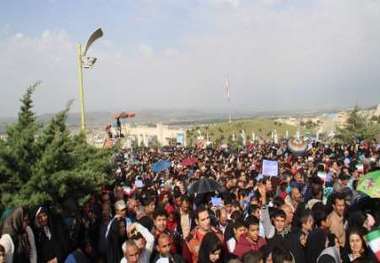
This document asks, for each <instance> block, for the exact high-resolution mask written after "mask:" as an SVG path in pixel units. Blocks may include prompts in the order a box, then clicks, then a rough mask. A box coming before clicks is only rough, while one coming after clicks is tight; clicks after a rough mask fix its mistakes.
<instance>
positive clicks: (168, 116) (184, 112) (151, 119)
mask: <svg viewBox="0 0 380 263" xmlns="http://www.w3.org/2000/svg"><path fill="white" fill-rule="evenodd" d="M371 108H374V107H371ZM348 110H350V109H325V110H314V111H312V110H301V109H300V110H297V111H295V110H293V111H260V112H257V111H252V112H250V111H244V112H242V111H237V110H233V111H232V118H233V119H247V118H253V117H258V116H260V117H280V116H281V117H287V116H294V115H297V116H300V115H307V116H313V115H319V114H321V113H327V112H329V113H333V112H338V111H348ZM53 116H54V114H42V115H39V116H38V120H39V121H40V122H42V123H46V122H48V121H49V120H50V119H51V118H52V117H53ZM227 118H228V113H226V111H225V110H217V109H215V110H191V109H171V110H168V109H163V110H155V109H146V110H140V111H136V117H135V118H133V119H131V120H123V122H125V121H130V122H132V123H135V124H154V123H158V122H161V123H164V124H169V125H176V126H181V125H182V126H190V125H194V124H198V123H207V122H210V121H211V122H220V121H223V120H227ZM15 121H16V117H14V118H9V117H5V118H4V117H0V134H2V133H4V132H5V130H6V127H7V126H8V125H9V124H11V123H13V122H15ZM112 121H113V119H112V112H107V111H100V112H88V113H87V114H86V124H87V127H88V128H103V127H105V126H106V125H107V124H109V123H111V122H112ZM67 125H68V126H69V127H70V128H71V129H78V128H79V126H80V114H79V113H75V112H74V113H69V114H68V118H67Z"/></svg>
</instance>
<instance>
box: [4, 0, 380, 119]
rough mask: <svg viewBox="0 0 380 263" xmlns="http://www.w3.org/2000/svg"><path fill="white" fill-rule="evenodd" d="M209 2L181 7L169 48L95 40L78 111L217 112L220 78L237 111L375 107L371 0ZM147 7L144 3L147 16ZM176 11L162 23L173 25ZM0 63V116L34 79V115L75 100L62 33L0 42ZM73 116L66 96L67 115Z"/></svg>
mask: <svg viewBox="0 0 380 263" xmlns="http://www.w3.org/2000/svg"><path fill="white" fill-rule="evenodd" d="M209 1H214V3H217V2H219V4H221V5H219V6H217V5H213V4H209V3H210V2H209V3H208V4H203V3H204V2H198V5H194V6H192V7H191V8H190V7H189V10H188V13H187V14H186V19H187V20H186V21H188V23H190V24H191V27H189V28H186V30H179V31H178V32H180V33H176V34H177V35H176V36H175V38H176V39H175V41H172V42H171V41H161V42H159V44H157V43H156V42H155V41H154V39H150V40H149V39H148V40H147V39H143V38H142V37H140V38H139V37H138V36H137V37H136V38H135V39H132V41H131V42H129V43H128V45H127V46H126V45H125V43H118V42H117V41H114V40H113V39H112V36H109V35H108V34H105V36H106V37H110V38H105V39H102V40H99V41H98V42H97V43H96V44H94V46H93V47H92V49H91V56H92V55H94V56H96V57H97V58H98V60H97V63H96V64H95V67H94V68H93V69H91V70H86V71H85V72H84V80H85V95H86V107H87V109H88V110H104V109H110V110H112V109H123V110H124V109H125V110H135V109H141V108H147V107H149V108H155V107H160V108H192V109H197V108H203V109H204V108H207V109H211V108H212V109H220V110H221V111H223V110H224V108H225V105H226V101H225V97H224V88H223V83H224V78H225V76H226V75H227V74H228V75H229V76H230V80H231V99H232V104H233V107H234V108H235V109H236V110H240V111H254V110H266V111H271V110H291V109H299V108H302V109H312V108H329V107H335V106H347V105H353V104H355V103H359V104H360V105H371V104H376V103H379V102H380V101H378V98H379V97H380V89H379V88H378V83H380V74H378V70H379V68H380V61H379V60H378V58H379V57H380V35H379V34H378V32H380V16H379V15H378V14H379V13H380V3H379V2H378V1H372V0H362V1H356V0H335V1H331V0H312V1H301V0H292V1H291V0H289V1H281V0H271V1H269V2H268V0H259V1H248V0H240V1H233V0H232V1H227V0H225V1H222V0H220V1H218V0H209ZM147 4H150V5H158V4H159V3H158V2H156V1H150V2H149V3H148V2H146V3H145V5H147ZM220 6H222V8H220ZM231 6H232V7H233V8H228V7H231ZM224 7H226V8H224ZM157 9H158V7H157V6H152V7H151V9H150V11H149V12H148V13H149V15H152V16H154V13H156V12H153V13H152V12H151V10H157ZM140 12H141V13H139V15H144V12H143V11H140ZM177 15H178V14H177ZM181 15H182V14H179V17H177V18H176V19H178V20H174V17H168V18H167V19H168V20H170V19H173V20H172V23H176V21H182V20H181ZM160 16H161V15H160ZM153 18H154V17H153ZM153 18H152V20H153V21H154V19H153ZM158 27H159V25H158ZM125 30H126V32H130V31H131V29H130V28H126V29H125ZM134 30H137V29H136V28H135V29H134ZM138 30H139V31H141V32H144V30H147V31H149V28H144V27H141V28H139V29H138ZM170 30H171V29H170V28H162V31H160V32H162V33H161V34H159V35H158V36H160V37H162V38H163V39H165V38H167V37H168V36H170V37H173V35H174V33H173V34H170V33H171V31H170ZM176 32H177V31H176ZM105 33H107V32H105ZM129 40H131V39H129ZM160 40H162V39H160ZM163 43H165V44H163ZM0 57H1V58H2V59H1V60H0V80H1V81H2V83H4V84H3V85H4V86H5V87H6V88H5V89H6V92H4V94H6V95H4V96H5V97H4V98H3V99H2V103H1V104H0V112H1V114H3V115H15V112H16V110H17V109H18V105H17V104H16V102H17V101H18V98H20V96H21V94H22V93H23V90H24V88H25V86H26V85H27V84H28V83H30V82H32V81H34V80H42V81H43V83H44V85H43V87H42V88H41V89H39V90H37V92H36V103H35V104H36V106H37V109H38V111H39V112H51V111H57V110H60V109H62V108H63V107H64V105H65V103H66V102H67V101H68V100H69V99H71V98H77V97H78V91H77V89H78V88H77V86H78V80H77V65H76V48H75V43H74V41H73V40H72V39H71V37H70V35H69V34H68V32H65V31H63V30H62V31H54V30H45V31H44V32H42V33H41V34H40V35H39V36H34V37H31V36H28V35H27V34H23V36H22V37H21V38H18V37H16V34H14V35H11V36H9V37H7V38H6V39H5V40H3V41H1V42H0ZM78 110H79V106H78V104H77V100H76V104H74V105H73V111H78Z"/></svg>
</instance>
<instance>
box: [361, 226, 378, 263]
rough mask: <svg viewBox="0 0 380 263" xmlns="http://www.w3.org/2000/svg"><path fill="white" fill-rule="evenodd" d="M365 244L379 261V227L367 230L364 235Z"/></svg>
mask: <svg viewBox="0 0 380 263" xmlns="http://www.w3.org/2000/svg"><path fill="white" fill-rule="evenodd" d="M364 238H365V240H366V241H367V244H368V245H369V247H370V248H371V249H372V251H373V253H374V254H375V255H376V258H377V260H379V261H380V229H377V230H374V231H371V232H369V233H368V234H367V235H366V236H365V237H364Z"/></svg>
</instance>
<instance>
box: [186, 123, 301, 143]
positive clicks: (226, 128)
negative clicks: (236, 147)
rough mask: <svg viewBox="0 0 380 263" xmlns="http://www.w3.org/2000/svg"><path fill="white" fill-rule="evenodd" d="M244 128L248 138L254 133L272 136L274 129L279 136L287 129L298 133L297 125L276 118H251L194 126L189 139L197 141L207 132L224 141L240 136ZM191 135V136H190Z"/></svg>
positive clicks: (290, 134) (212, 136)
mask: <svg viewBox="0 0 380 263" xmlns="http://www.w3.org/2000/svg"><path fill="white" fill-rule="evenodd" d="M242 130H244V132H245V134H246V136H247V138H252V133H255V135H256V138H257V137H258V136H260V137H263V138H264V139H267V138H270V137H271V133H272V131H274V130H276V131H277V135H278V137H284V136H285V135H286V131H288V132H289V136H292V135H294V134H295V133H296V130H297V127H295V126H292V125H288V124H284V123H279V122H277V121H275V120H272V119H268V118H255V119H249V120H236V121H232V123H228V122H221V123H210V124H206V125H202V126H194V127H193V128H192V129H190V130H189V131H188V139H190V140H193V141H195V139H196V137H198V135H199V131H200V133H201V134H202V136H206V134H207V132H208V135H209V138H210V140H211V141H224V142H227V140H228V138H231V137H232V134H235V136H236V138H238V137H240V136H239V135H240V134H241V131H242ZM189 137H190V138H189Z"/></svg>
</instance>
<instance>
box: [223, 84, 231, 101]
mask: <svg viewBox="0 0 380 263" xmlns="http://www.w3.org/2000/svg"><path fill="white" fill-rule="evenodd" d="M224 88H225V89H226V96H227V99H228V100H230V81H229V80H228V79H226V81H225V82H224Z"/></svg>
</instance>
